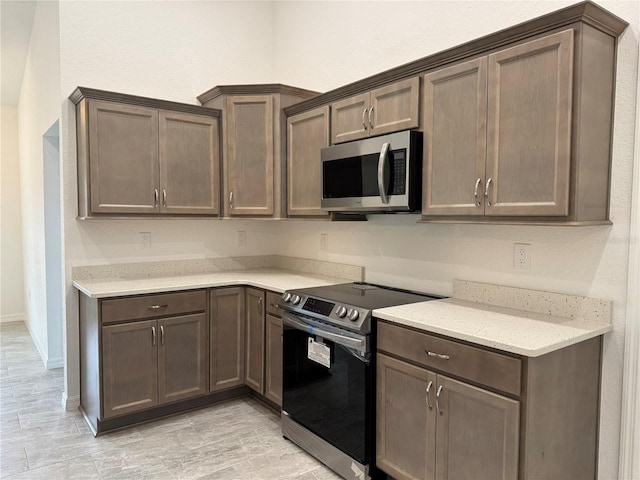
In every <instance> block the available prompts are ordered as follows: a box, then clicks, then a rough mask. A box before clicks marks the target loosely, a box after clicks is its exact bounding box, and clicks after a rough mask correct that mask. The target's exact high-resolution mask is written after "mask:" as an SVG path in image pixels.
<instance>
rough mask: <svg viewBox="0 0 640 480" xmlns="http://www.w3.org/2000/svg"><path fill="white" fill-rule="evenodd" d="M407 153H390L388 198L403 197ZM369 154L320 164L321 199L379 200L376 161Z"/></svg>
mask: <svg viewBox="0 0 640 480" xmlns="http://www.w3.org/2000/svg"><path fill="white" fill-rule="evenodd" d="M406 154H407V151H406V149H398V150H392V151H390V152H389V173H390V181H389V184H388V185H387V194H388V195H404V193H405V189H406V188H405V184H406V163H407V162H406ZM379 156H380V154H378V153H372V154H368V155H360V156H357V157H351V158H342V159H340V160H329V161H325V162H322V182H323V188H322V192H323V196H324V198H353V197H378V196H379V195H380V193H379V191H378V158H379Z"/></svg>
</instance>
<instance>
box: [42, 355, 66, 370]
mask: <svg viewBox="0 0 640 480" xmlns="http://www.w3.org/2000/svg"><path fill="white" fill-rule="evenodd" d="M45 366H46V367H47V370H52V369H54V368H62V367H64V359H63V358H62V357H56V358H49V359H47V362H46V365H45Z"/></svg>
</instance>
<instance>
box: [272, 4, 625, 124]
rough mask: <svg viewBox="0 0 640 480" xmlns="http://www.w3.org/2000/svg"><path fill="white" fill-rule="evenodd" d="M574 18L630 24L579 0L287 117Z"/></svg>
mask: <svg viewBox="0 0 640 480" xmlns="http://www.w3.org/2000/svg"><path fill="white" fill-rule="evenodd" d="M577 22H581V23H584V24H587V25H590V26H592V27H594V28H596V29H598V30H600V31H602V32H604V33H606V34H608V35H610V36H612V37H614V38H617V37H618V36H619V35H620V34H621V33H622V32H623V31H624V30H625V28H627V26H628V25H629V24H628V23H627V22H626V21H625V20H623V19H621V18H620V17H617V16H616V15H614V14H612V13H611V12H609V11H608V10H605V9H603V8H602V7H600V6H599V5H597V4H595V3H593V2H591V1H586V2H581V3H578V4H575V5H571V6H569V7H567V8H563V9H561V10H557V11H555V12H551V13H549V14H546V15H543V16H541V17H538V18H535V19H533V20H528V21H526V22H523V23H520V24H518V25H515V26H513V27H509V28H506V29H504V30H500V31H498V32H495V33H492V34H489V35H486V36H484V37H481V38H478V39H475V40H472V41H470V42H467V43H464V44H462V45H458V46H456V47H453V48H449V49H447V50H443V51H441V52H438V53H435V54H433V55H429V56H427V57H423V58H421V59H418V60H414V61H412V62H409V63H406V64H404V65H401V66H399V67H395V68H392V69H390V70H386V71H384V72H381V73H378V74H375V75H372V76H370V77H367V78H364V79H362V80H358V81H356V82H353V83H350V84H348V85H344V86H342V87H339V88H336V89H334V90H331V91H329V92H326V93H323V94H321V95H318V96H316V97H313V98H311V99H309V100H304V101H302V102H300V103H297V104H295V105H292V106H290V107H288V108H285V109H284V111H285V114H286V115H287V117H289V116H291V115H295V114H297V113H301V112H304V111H307V110H310V109H313V108H316V107H319V106H322V105H326V104H329V103H332V102H334V101H336V100H340V99H343V98H347V97H350V96H352V95H354V94H356V93H358V92H363V91H367V90H372V89H374V88H378V87H380V86H382V85H386V84H389V83H392V82H395V81H398V80H402V79H405V78H407V77H410V76H413V75H418V74H422V73H424V72H426V71H427V70H431V69H434V68H439V67H442V66H444V65H447V64H450V63H453V62H458V61H460V60H463V59H466V58H470V57H473V56H476V55H481V54H486V53H488V52H489V51H491V50H494V49H498V48H502V47H505V46H507V45H509V44H512V43H514V42H517V41H520V40H524V39H526V38H530V37H533V36H535V35H540V34H544V33H546V32H549V31H551V30H555V29H558V28H562V27H565V26H569V25H571V24H575V23H577Z"/></svg>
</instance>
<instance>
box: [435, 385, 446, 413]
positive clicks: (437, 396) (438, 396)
mask: <svg viewBox="0 0 640 480" xmlns="http://www.w3.org/2000/svg"><path fill="white" fill-rule="evenodd" d="M440 393H442V385H440V386H439V387H438V391H437V392H436V411H437V412H438V413H439V414H440V415H444V412H443V411H442V410H440Z"/></svg>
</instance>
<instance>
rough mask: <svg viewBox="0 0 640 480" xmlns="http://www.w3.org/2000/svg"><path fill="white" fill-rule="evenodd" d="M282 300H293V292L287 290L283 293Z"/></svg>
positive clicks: (285, 301)
mask: <svg viewBox="0 0 640 480" xmlns="http://www.w3.org/2000/svg"><path fill="white" fill-rule="evenodd" d="M282 300H284V303H289V302H290V301H291V294H290V293H289V292H285V293H284V295H282Z"/></svg>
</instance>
